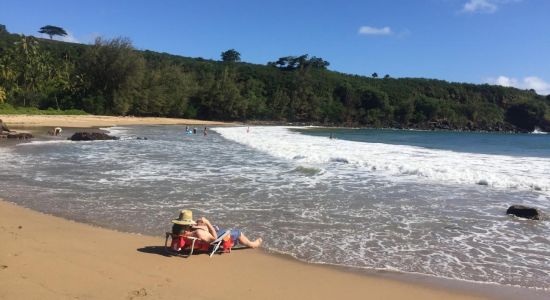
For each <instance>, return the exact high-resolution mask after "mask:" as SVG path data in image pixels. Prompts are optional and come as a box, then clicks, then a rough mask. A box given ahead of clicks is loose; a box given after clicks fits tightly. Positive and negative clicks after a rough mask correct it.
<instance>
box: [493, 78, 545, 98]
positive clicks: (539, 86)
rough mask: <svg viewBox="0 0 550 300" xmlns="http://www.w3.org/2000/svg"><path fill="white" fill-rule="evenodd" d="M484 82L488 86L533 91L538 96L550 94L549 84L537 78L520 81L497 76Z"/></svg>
mask: <svg viewBox="0 0 550 300" xmlns="http://www.w3.org/2000/svg"><path fill="white" fill-rule="evenodd" d="M486 82H487V83H490V84H496V85H502V86H508V87H515V88H518V89H524V90H530V89H533V90H535V91H536V92H537V93H538V94H539V95H549V94H550V82H546V81H544V80H543V79H542V78H539V77H537V76H527V77H525V78H523V79H522V80H518V79H516V78H511V77H507V76H499V77H497V78H488V79H487V80H486Z"/></svg>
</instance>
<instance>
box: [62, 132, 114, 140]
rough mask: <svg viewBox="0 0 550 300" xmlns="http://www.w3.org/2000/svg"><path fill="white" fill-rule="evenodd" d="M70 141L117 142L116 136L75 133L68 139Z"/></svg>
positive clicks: (97, 133) (100, 133)
mask: <svg viewBox="0 0 550 300" xmlns="http://www.w3.org/2000/svg"><path fill="white" fill-rule="evenodd" d="M68 139H69V140H71V141H95V140H118V137H116V136H110V135H108V134H106V133H103V132H76V133H75V134H73V136H71V137H70V138H68Z"/></svg>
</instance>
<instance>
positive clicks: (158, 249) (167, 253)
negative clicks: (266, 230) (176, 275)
mask: <svg viewBox="0 0 550 300" xmlns="http://www.w3.org/2000/svg"><path fill="white" fill-rule="evenodd" d="M246 249H250V248H248V247H236V248H232V249H231V251H240V250H246ZM136 250H137V251H139V252H142V253H149V254H157V255H161V256H164V257H172V256H180V257H188V255H187V251H186V252H185V253H182V252H175V251H172V250H168V249H166V248H165V247H164V246H145V247H143V248H138V249H136ZM202 254H206V255H210V252H209V251H200V250H195V251H193V256H195V255H202ZM221 254H224V253H222V252H216V254H215V255H221Z"/></svg>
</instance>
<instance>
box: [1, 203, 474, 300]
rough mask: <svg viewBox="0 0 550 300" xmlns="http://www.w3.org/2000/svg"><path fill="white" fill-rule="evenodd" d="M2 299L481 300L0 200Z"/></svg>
mask: <svg viewBox="0 0 550 300" xmlns="http://www.w3.org/2000/svg"><path fill="white" fill-rule="evenodd" d="M0 240H2V244H1V246H0V299H38V298H40V299H141V298H143V299H175V298H187V299H334V298H340V297H345V298H346V299H482V298H481V297H479V296H477V297H476V296H475V295H473V294H467V293H465V292H460V291H458V290H456V291H453V290H451V289H440V288H436V287H428V286H426V285H423V284H413V283H407V282H401V281H397V280H391V279H386V278H377V276H366V275H361V274H357V273H353V272H344V271H342V270H338V269H335V268H328V267H323V266H318V265H312V264H305V263H301V262H297V261H293V260H290V259H284V258H281V257H279V256H275V255H268V254H265V253H264V252H263V251H262V250H261V249H254V250H253V249H246V250H238V251H233V252H232V253H230V254H223V255H215V256H214V257H212V258H209V257H208V255H204V254H199V255H194V256H192V257H191V258H188V259H186V258H182V257H176V256H170V255H167V254H166V253H165V252H164V249H163V244H164V239H163V238H162V237H161V236H159V237H150V236H141V235H135V234H129V233H121V232H116V231H111V230H108V229H103V228H98V227H93V226H90V225H86V224H80V223H76V222H72V221H68V220H65V219H61V218H58V217H54V216H49V215H45V214H42V213H38V212H35V211H32V210H29V209H26V208H22V207H19V206H16V205H14V204H11V203H8V202H5V201H0Z"/></svg>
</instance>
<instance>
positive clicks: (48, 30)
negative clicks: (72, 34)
mask: <svg viewBox="0 0 550 300" xmlns="http://www.w3.org/2000/svg"><path fill="white" fill-rule="evenodd" d="M38 32H39V33H44V34H47V35H49V36H50V40H51V39H52V37H53V36H54V35H59V36H66V35H67V32H66V31H65V29H63V28H61V27H57V26H52V25H46V26H44V27H41V28H40V30H38Z"/></svg>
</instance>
